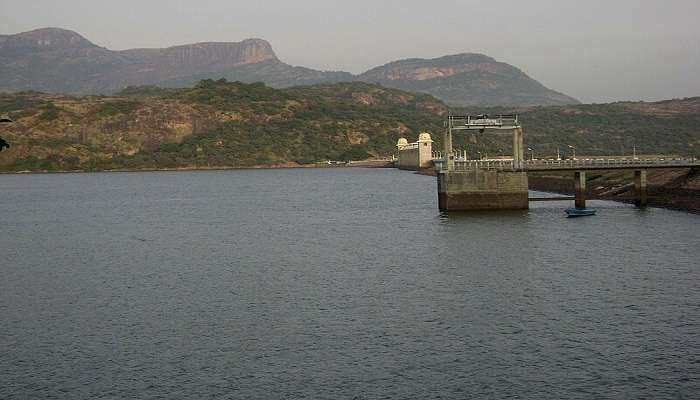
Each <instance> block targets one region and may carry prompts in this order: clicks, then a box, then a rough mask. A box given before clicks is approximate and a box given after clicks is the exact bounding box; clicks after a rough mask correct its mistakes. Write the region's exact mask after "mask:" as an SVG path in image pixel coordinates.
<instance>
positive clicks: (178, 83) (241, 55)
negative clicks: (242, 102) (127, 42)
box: [0, 28, 577, 106]
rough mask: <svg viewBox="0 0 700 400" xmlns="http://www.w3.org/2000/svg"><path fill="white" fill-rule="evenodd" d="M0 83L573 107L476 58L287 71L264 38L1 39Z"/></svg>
mask: <svg viewBox="0 0 700 400" xmlns="http://www.w3.org/2000/svg"><path fill="white" fill-rule="evenodd" d="M0 78H1V79H0V92H3V91H5V92H17V91H24V90H36V91H43V92H51V93H74V94H100V93H101V94H111V93H114V92H117V91H119V90H121V89H123V88H125V87H127V86H134V85H158V86H163V87H189V86H192V85H194V84H195V83H196V82H198V81H199V80H202V79H220V78H225V79H227V80H230V81H241V82H247V83H252V82H264V83H266V84H268V85H269V86H272V87H276V88H286V87H291V86H299V85H313V84H319V83H336V82H350V81H363V82H369V83H380V84H382V85H384V86H388V87H392V88H398V89H403V90H409V91H415V92H423V93H429V94H432V95H434V96H436V97H438V98H440V99H442V100H444V101H446V102H447V103H448V104H450V105H453V106H468V105H480V106H485V105H506V106H508V105H556V104H575V103H577V101H576V100H575V99H573V98H571V97H568V96H566V95H563V94H561V93H558V92H555V91H552V90H549V89H547V88H546V87H544V86H543V85H541V84H540V83H539V82H537V81H535V80H534V79H532V78H530V77H528V76H527V75H526V74H524V73H523V72H522V71H520V70H519V69H517V68H515V67H513V66H511V65H508V64H505V63H501V62H497V61H496V60H494V59H492V58H490V57H487V56H485V55H481V54H459V55H453V56H446V57H441V58H436V59H432V60H424V59H410V60H403V61H396V62H392V63H389V64H386V65H384V66H381V67H377V68H373V69H371V70H369V71H367V72H365V73H364V74H360V75H357V76H356V75H352V74H350V73H347V72H342V71H317V70H313V69H310V68H304V67H297V66H291V65H289V64H286V63H284V62H282V61H280V60H279V59H278V58H277V56H276V55H275V53H274V51H273V50H272V46H271V45H270V44H269V43H268V42H266V41H264V40H262V39H248V40H244V41H242V42H236V43H197V44H191V45H184V46H175V47H169V48H166V49H133V50H125V51H111V50H108V49H105V48H102V47H99V46H97V45H95V44H93V43H91V42H90V41H89V40H87V39H85V38H83V37H82V36H80V35H79V34H77V33H75V32H71V31H67V30H62V29H56V28H48V29H39V30H35V31H31V32H25V33H20V34H16V35H6V36H0Z"/></svg>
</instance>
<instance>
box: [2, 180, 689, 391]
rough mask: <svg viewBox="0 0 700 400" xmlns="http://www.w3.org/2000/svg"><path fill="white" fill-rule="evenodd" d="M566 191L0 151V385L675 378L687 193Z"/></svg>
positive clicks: (665, 383)
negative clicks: (38, 168)
mask: <svg viewBox="0 0 700 400" xmlns="http://www.w3.org/2000/svg"><path fill="white" fill-rule="evenodd" d="M538 195H540V196H541V195H542V194H541V193H540V194H538ZM588 205H589V207H593V208H596V209H597V210H598V215H597V216H594V217H587V218H578V219H567V218H565V214H564V209H565V208H567V207H571V202H561V203H560V202H544V203H532V204H531V209H530V210H526V211H513V212H502V211H501V212H486V213H462V214H455V213H450V214H444V213H443V214H441V213H440V212H439V211H438V207H437V194H436V182H435V178H434V177H429V176H422V175H416V174H413V173H411V172H406V171H398V170H393V169H361V168H328V169H279V170H234V171H193V172H134V173H91V174H47V175H0V398H2V399H26V398H76V399H82V398H142V399H146V398H167V399H178V398H232V399H297V398H308V399H380V398H381V399H383V398H389V399H394V398H396V399H404V398H443V399H445V398H446V399H462V398H471V397H474V398H506V397H516V398H566V399H575V398H606V399H620V398H655V399H665V398H692V397H695V396H697V394H698V393H700V216H698V215H693V214H689V213H684V212H677V211H670V210H664V209H656V208H648V209H645V210H640V209H637V208H635V207H633V206H630V205H625V204H621V203H614V202H603V201H589V202H588Z"/></svg>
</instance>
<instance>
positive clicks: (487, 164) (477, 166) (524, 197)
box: [397, 114, 700, 211]
mask: <svg viewBox="0 0 700 400" xmlns="http://www.w3.org/2000/svg"><path fill="white" fill-rule="evenodd" d="M445 126H446V130H445V133H444V136H443V152H442V153H440V152H433V153H432V159H431V160H430V161H429V162H428V161H426V159H425V157H426V155H425V154H424V153H421V151H427V149H429V148H432V140H431V139H430V135H429V134H428V133H421V134H420V135H419V140H418V141H417V142H415V143H408V141H407V140H406V139H399V142H398V143H397V148H398V150H399V156H398V161H397V165H398V167H399V168H400V169H421V168H428V167H431V166H432V167H433V168H434V169H435V171H436V175H437V194H438V207H439V208H440V210H442V211H466V210H522V209H528V208H529V203H530V201H535V200H537V199H530V198H529V197H528V173H529V172H541V171H553V172H563V171H568V172H573V176H574V186H575V197H574V202H575V206H576V207H577V208H585V207H586V193H587V192H586V182H587V176H586V172H588V171H601V170H630V171H633V173H634V194H635V203H636V204H637V205H638V206H640V207H644V206H646V204H647V178H646V177H647V170H650V169H662V168H697V167H700V162H699V161H698V160H697V159H695V158H673V157H660V156H659V157H654V158H637V157H633V158H627V159H620V158H616V157H613V156H607V157H606V156H603V157H597V158H583V159H580V158H579V159H577V158H576V157H575V156H574V157H573V158H571V159H567V160H561V159H559V158H557V159H556V160H535V159H534V158H533V159H531V160H526V159H525V148H526V147H525V146H524V134H523V128H522V126H521V125H520V122H519V120H518V116H517V115H496V116H488V115H484V114H482V115H476V116H470V115H449V116H448V117H447V121H446V123H445ZM467 130H477V131H479V132H480V133H484V132H486V131H488V130H507V131H511V132H512V143H513V145H512V146H513V147H512V156H511V157H507V158H504V159H479V160H471V159H468V158H467V155H466V153H462V152H460V151H455V150H454V149H453V147H452V138H453V135H454V134H455V133H457V132H460V131H467ZM423 149H426V150H423Z"/></svg>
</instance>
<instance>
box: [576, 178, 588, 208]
mask: <svg viewBox="0 0 700 400" xmlns="http://www.w3.org/2000/svg"><path fill="white" fill-rule="evenodd" d="M574 189H575V191H576V199H575V200H574V206H575V207H576V208H586V172H585V171H576V172H574Z"/></svg>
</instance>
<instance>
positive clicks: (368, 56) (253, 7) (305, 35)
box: [0, 0, 700, 102]
mask: <svg viewBox="0 0 700 400" xmlns="http://www.w3.org/2000/svg"><path fill="white" fill-rule="evenodd" d="M47 26H53V27H62V28H67V29H72V30H75V31H77V32H79V33H81V34H82V35H84V36H85V37H87V38H88V39H90V40H91V41H92V42H94V43H96V44H98V45H101V46H104V47H107V48H110V49H115V50H119V49H127V48H134V47H166V46H172V45H178V44H186V43H192V42H201V41H239V40H242V39H245V38H249V37H260V38H263V39H267V40H268V41H270V42H271V43H272V46H273V48H274V49H275V51H276V53H277V55H278V57H279V58H280V59H282V60H283V61H285V62H287V63H290V64H293V65H303V66H307V67H311V68H317V69H326V70H328V69H332V70H345V71H350V72H355V73H357V72H363V71H364V70H366V69H369V68H371V67H374V66H378V65H381V64H384V63H386V62H389V61H393V60H396V59H402V58H411V57H425V58H427V57H437V56H441V55H446V54H454V53H461V52H479V53H484V54H487V55H490V56H492V57H494V58H496V59H497V60H499V61H504V62H508V63H511V64H513V65H515V66H517V67H519V68H520V69H522V70H523V71H525V72H526V73H527V74H529V75H530V76H532V77H533V78H535V79H537V80H539V81H540V82H542V83H543V84H545V85H546V86H548V87H550V88H552V89H555V90H558V91H561V92H564V93H566V94H569V95H571V96H574V97H576V98H578V99H580V100H582V101H584V102H606V101H615V100H659V99H667V98H673V97H686V96H700V0H665V1H662V0H656V1H653V0H549V1H548V0H527V1H525V0H520V1H516V0H488V1H486V0H482V1H456V0H421V1H410V0H409V1H395V0H389V1H379V0H374V1H371V0H345V1H338V0H293V1H269V0H247V1H243V0H198V1H192V0H189V1H187V0H139V1H134V0H114V1H99V0H19V1H15V0H0V33H3V34H11V33H17V32H23V31H27V30H31V29H35V28H41V27H47Z"/></svg>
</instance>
